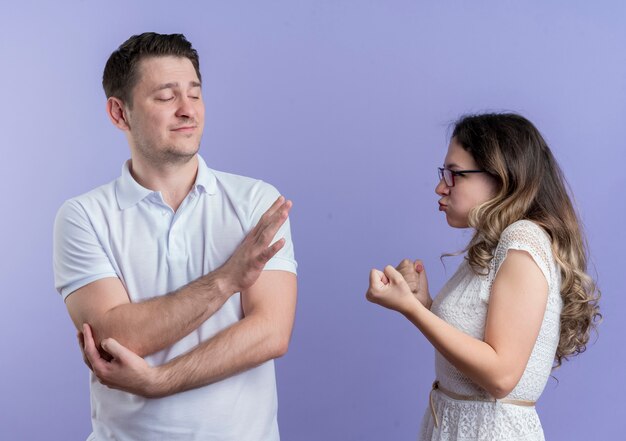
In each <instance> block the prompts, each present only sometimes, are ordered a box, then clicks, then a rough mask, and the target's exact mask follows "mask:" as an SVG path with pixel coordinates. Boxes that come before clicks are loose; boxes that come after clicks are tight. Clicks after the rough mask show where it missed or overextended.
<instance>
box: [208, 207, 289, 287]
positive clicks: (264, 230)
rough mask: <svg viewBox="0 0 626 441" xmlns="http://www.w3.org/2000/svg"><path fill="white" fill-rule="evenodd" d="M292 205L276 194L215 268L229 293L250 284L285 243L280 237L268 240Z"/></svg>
mask: <svg viewBox="0 0 626 441" xmlns="http://www.w3.org/2000/svg"><path fill="white" fill-rule="evenodd" d="M292 205H293V203H292V202H291V201H290V200H287V199H285V198H284V197H283V196H279V197H278V199H276V201H275V202H274V203H273V204H272V206H271V207H270V208H269V209H268V210H267V211H266V212H265V213H264V214H263V216H261V219H260V220H259V222H258V223H257V224H256V226H255V227H254V228H253V229H252V231H250V233H248V235H247V236H246V237H245V239H244V240H243V242H242V243H241V244H240V245H239V246H238V247H237V249H236V250H235V252H234V253H233V254H232V256H230V258H229V259H228V260H227V261H226V263H224V265H222V266H221V267H220V268H219V270H218V271H220V272H221V273H222V274H223V275H224V276H225V279H226V280H227V283H228V286H229V291H230V292H232V293H235V292H241V291H243V290H245V289H247V288H249V287H251V286H252V285H253V284H254V282H256V280H257V279H258V278H259V276H260V275H261V271H263V268H264V267H265V264H266V263H267V262H268V261H269V260H270V259H271V258H272V257H274V256H275V255H276V253H277V252H278V251H280V249H281V248H282V247H283V246H284V245H285V239H284V238H281V239H279V240H277V241H276V242H274V243H273V244H271V245H270V243H271V241H272V239H273V238H274V236H275V235H276V233H277V232H278V230H279V229H280V227H281V226H282V225H283V224H284V223H285V221H286V220H287V217H288V216H289V210H290V209H291V207H292Z"/></svg>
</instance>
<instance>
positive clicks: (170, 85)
mask: <svg viewBox="0 0 626 441" xmlns="http://www.w3.org/2000/svg"><path fill="white" fill-rule="evenodd" d="M189 86H190V87H202V84H201V83H200V82H198V81H190V82H189ZM178 87H180V84H178V83H165V84H161V85H160V86H157V87H155V88H154V91H153V92H158V91H159V90H163V89H176V88H178Z"/></svg>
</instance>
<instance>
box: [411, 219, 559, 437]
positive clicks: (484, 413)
mask: <svg viewBox="0 0 626 441" xmlns="http://www.w3.org/2000/svg"><path fill="white" fill-rule="evenodd" d="M510 249H515V250H523V251H527V252H528V253H529V254H530V255H531V256H532V258H533V260H534V261H535V262H536V263H537V265H538V266H539V268H540V269H541V271H542V272H543V274H544V275H545V277H546V279H547V281H548V303H547V307H546V312H545V315H544V318H543V322H542V324H541V329H540V331H539V336H538V337H537V341H536V343H535V346H534V348H533V350H532V353H531V355H530V359H529V360H528V365H527V366H526V369H525V370H524V373H523V375H522V378H521V379H520V381H519V383H518V384H517V386H515V388H514V389H513V391H512V392H511V393H510V394H509V395H508V397H507V398H511V399H517V400H528V401H537V400H538V399H539V396H540V395H541V392H542V391H543V389H544V387H545V385H546V382H547V381H548V378H549V376H550V372H551V368H552V364H553V362H554V355H555V353H556V348H557V345H558V342H559V320H560V314H561V309H562V300H561V296H560V287H561V275H560V271H559V269H558V267H557V264H556V262H555V261H554V257H553V255H552V249H551V246H550V239H549V237H548V235H547V234H546V232H545V231H544V230H543V229H541V228H540V227H539V226H538V225H536V224H534V223H533V222H530V221H526V220H522V221H518V222H515V223H513V224H511V225H509V226H508V227H507V228H506V229H505V230H504V231H503V232H502V235H501V237H500V242H499V243H498V246H497V248H496V251H495V253H494V258H493V260H492V261H491V264H490V268H489V273H488V274H486V275H481V276H479V275H476V274H474V272H472V270H471V268H470V266H469V264H468V262H467V261H466V260H464V261H463V263H462V264H461V265H460V266H459V268H458V269H457V271H456V273H455V274H454V275H453V276H452V278H451V279H450V280H449V281H448V282H447V283H446V284H445V285H444V287H443V288H442V289H441V291H440V292H439V294H438V295H437V297H435V299H434V301H433V305H432V308H431V310H432V312H433V313H435V314H436V315H437V316H439V317H441V318H442V319H443V320H445V321H446V322H448V323H450V324H451V325H453V326H454V327H455V328H457V329H459V330H461V331H463V332H465V333H466V334H468V335H471V336H472V337H475V338H478V339H481V340H482V339H483V338H484V331H485V321H486V317H487V309H488V306H489V295H490V293H491V285H492V284H493V281H494V279H495V276H496V274H497V272H498V269H499V268H500V266H501V265H502V262H504V259H505V258H506V256H507V252H508V250H510ZM523 313H524V312H523V311H520V314H523ZM435 371H436V376H437V380H439V384H440V385H441V386H442V387H443V388H445V389H448V390H450V391H452V392H455V393H457V394H461V395H469V396H478V397H486V398H487V397H489V395H488V394H487V392H486V391H485V390H484V389H482V388H480V387H479V386H477V385H475V384H474V383H472V381H471V380H470V379H469V378H468V377H466V376H465V375H464V374H462V373H461V372H459V371H458V370H457V369H456V368H455V367H454V366H453V365H452V364H450V363H449V362H448V361H447V360H446V359H445V358H444V357H443V356H442V355H441V354H439V352H435ZM433 399H434V407H435V412H436V413H437V416H438V418H439V427H434V420H433V418H432V415H431V410H430V408H427V410H426V414H425V416H424V420H423V421H422V429H421V433H420V439H421V440H446V441H447V440H458V441H461V440H463V441H469V440H489V441H491V440H494V441H495V440H516V441H522V440H524V441H530V440H533V441H534V440H543V439H544V436H543V430H542V428H541V423H540V421H539V417H538V416H537V412H536V411H535V408H534V407H522V406H517V405H514V404H503V403H499V402H497V403H490V402H482V401H460V400H454V399H451V398H449V397H447V396H446V395H444V394H442V393H436V392H435V393H433Z"/></svg>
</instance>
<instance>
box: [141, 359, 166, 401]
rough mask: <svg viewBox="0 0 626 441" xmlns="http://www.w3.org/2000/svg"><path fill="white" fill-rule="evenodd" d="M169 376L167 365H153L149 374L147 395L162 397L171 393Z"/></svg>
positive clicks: (148, 396) (149, 396)
mask: <svg viewBox="0 0 626 441" xmlns="http://www.w3.org/2000/svg"><path fill="white" fill-rule="evenodd" d="M167 378H168V375H167V365H162V366H155V367H151V368H150V374H149V375H148V387H147V390H146V397H147V398H161V397H164V396H167V395H169V394H170V391H169V381H168V380H167Z"/></svg>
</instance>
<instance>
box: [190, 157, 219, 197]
mask: <svg viewBox="0 0 626 441" xmlns="http://www.w3.org/2000/svg"><path fill="white" fill-rule="evenodd" d="M197 156H198V174H197V175H196V183H195V184H194V186H195V187H197V188H198V190H204V191H205V193H207V194H210V195H213V194H215V192H216V191H217V178H216V177H215V173H214V172H213V170H211V169H210V168H209V167H207V165H206V162H204V159H202V156H200V155H197Z"/></svg>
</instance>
